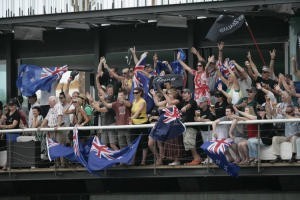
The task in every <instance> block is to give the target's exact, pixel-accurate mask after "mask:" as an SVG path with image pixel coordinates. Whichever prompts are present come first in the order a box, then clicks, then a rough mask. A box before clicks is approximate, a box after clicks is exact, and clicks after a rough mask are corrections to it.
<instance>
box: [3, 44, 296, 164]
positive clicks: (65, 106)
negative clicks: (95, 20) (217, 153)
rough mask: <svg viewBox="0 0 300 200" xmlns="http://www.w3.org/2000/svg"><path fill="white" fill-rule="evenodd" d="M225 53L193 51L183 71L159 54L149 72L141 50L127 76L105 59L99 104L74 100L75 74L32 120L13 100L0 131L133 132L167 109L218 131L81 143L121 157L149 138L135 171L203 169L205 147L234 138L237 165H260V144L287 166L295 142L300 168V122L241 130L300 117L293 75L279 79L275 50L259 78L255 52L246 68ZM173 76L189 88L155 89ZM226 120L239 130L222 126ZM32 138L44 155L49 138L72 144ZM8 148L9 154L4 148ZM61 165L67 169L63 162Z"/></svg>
mask: <svg viewBox="0 0 300 200" xmlns="http://www.w3.org/2000/svg"><path fill="white" fill-rule="evenodd" d="M223 49H224V43H223V42H220V43H219V44H218V55H217V57H216V56H215V55H211V56H209V57H208V58H204V57H203V56H201V54H200V53H199V51H197V49H196V48H194V47H192V48H191V50H190V52H191V53H192V54H193V55H194V56H195V58H196V59H197V62H196V66H195V67H193V66H188V65H187V64H186V62H185V60H184V59H183V57H182V56H181V54H180V52H179V53H178V55H177V60H176V62H177V63H179V66H181V70H180V69H179V70H178V65H177V67H176V68H175V67H174V65H171V64H170V63H169V62H168V61H161V60H159V57H158V55H157V54H155V55H153V64H145V65H143V66H142V65H141V60H139V59H138V56H137V55H136V51H135V48H131V49H130V51H131V53H132V57H133V60H134V63H135V67H126V68H122V69H121V73H118V72H117V68H113V67H111V66H109V65H108V63H107V62H106V59H105V58H104V57H101V59H100V62H99V65H98V70H97V73H96V75H95V77H96V79H95V82H96V86H97V91H98V95H97V96H98V97H93V96H92V95H90V94H89V93H88V92H87V93H85V94H83V93H79V92H77V91H76V92H73V93H72V94H71V95H70V94H69V87H70V83H71V82H72V81H73V80H74V74H73V75H72V76H71V77H70V78H69V79H68V82H67V85H66V87H64V88H62V89H61V92H60V93H59V96H58V99H57V97H56V96H50V97H49V98H48V105H46V106H41V104H40V103H39V101H38V99H37V95H36V94H34V95H32V96H30V97H28V102H29V104H30V109H29V112H28V114H26V109H25V108H24V107H22V98H13V99H11V100H9V101H8V103H7V105H4V106H3V105H1V108H0V110H1V113H0V115H1V119H0V128H1V129H17V128H26V127H29V128H43V127H52V128H55V127H62V126H64V127H70V126H90V125H96V126H103V125H105V126H118V125H133V126H134V125H138V124H147V123H156V122H157V120H158V118H159V115H160V112H161V110H162V109H164V108H167V107H172V106H176V107H177V108H178V110H179V111H180V113H181V121H182V122H208V121H212V122H213V123H212V126H210V125H201V126H197V127H195V126H188V127H187V128H186V130H185V132H184V133H183V134H182V135H181V136H178V137H176V138H172V139H169V140H166V141H161V140H158V139H156V137H155V136H153V135H151V134H150V135H149V133H150V130H149V129H145V128H139V129H111V130H99V131H97V132H96V133H95V132H93V131H89V130H84V131H83V130H80V132H79V137H80V138H81V140H82V141H84V140H86V139H87V138H88V137H89V136H91V135H92V134H98V135H99V137H100V138H101V142H102V143H103V144H106V145H108V146H109V147H110V148H112V149H113V150H118V149H121V148H123V147H125V146H127V145H129V144H130V143H131V142H132V141H133V140H134V138H136V137H137V136H138V135H139V134H142V135H143V137H142V140H141V143H140V149H141V151H140V153H141V156H140V159H138V158H136V159H134V161H133V163H132V164H133V165H146V164H148V163H149V160H148V159H147V158H148V157H149V155H150V154H151V155H154V162H155V164H156V165H164V164H168V165H170V166H176V165H181V164H185V165H189V166H191V165H192V166H193V165H199V164H201V163H205V162H207V159H205V158H206V156H205V155H203V153H202V152H201V151H200V150H199V147H200V143H201V142H205V141H209V140H212V139H225V138H231V139H232V141H233V144H232V145H231V147H230V149H232V151H227V152H226V155H227V158H228V160H229V161H230V162H234V163H236V164H251V163H256V162H257V160H258V157H257V156H258V155H257V151H258V150H257V149H258V145H266V146H270V145H272V148H273V151H274V154H275V155H276V156H277V158H276V160H274V161H272V162H279V161H280V160H281V158H280V148H279V147H280V144H281V143H282V142H284V141H290V142H291V143H292V152H293V155H292V158H291V159H290V161H289V162H296V161H297V159H296V152H297V145H296V139H297V137H298V136H299V130H300V129H299V128H300V123H299V122H287V123H279V124H273V123H266V124H261V125H260V127H259V128H258V125H257V124H247V125H242V124H239V123H238V121H241V120H256V119H291V118H298V117H299V115H300V110H299V103H300V101H298V100H299V97H300V93H297V91H296V88H295V85H294V82H293V80H292V76H291V75H289V74H286V75H284V74H280V73H279V74H277V75H275V70H274V69H275V59H276V50H275V49H274V50H271V51H270V64H269V66H263V67H261V72H260V71H259V70H258V68H257V66H256V65H255V63H254V61H253V59H252V56H251V53H250V52H248V53H247V52H245V55H246V56H245V60H246V61H245V63H243V64H239V63H237V62H236V61H235V60H230V59H229V58H225V59H224V56H223V55H224V54H223ZM145 55H147V52H145V53H143V54H142V56H141V57H142V59H143V58H144V57H145ZM291 65H292V69H293V70H294V73H295V75H297V76H298V75H300V71H298V69H297V67H296V59H295V58H294V57H293V58H292V59H291ZM141 66H142V67H141ZM162 66H163V67H162ZM138 73H140V74H142V75H143V76H144V77H146V78H148V79H149V80H150V81H149V83H148V84H149V91H145V89H144V87H142V86H141V85H136V82H138V81H139V80H135V79H138V78H137V74H138ZM174 74H176V75H181V76H182V80H183V81H182V84H180V86H179V87H178V85H177V87H174V86H173V83H172V82H170V81H166V82H164V83H163V84H161V85H159V86H157V85H156V86H153V79H154V78H155V77H157V76H162V77H163V76H166V75H174ZM188 74H190V75H191V76H193V77H194V84H193V85H194V88H187V87H186V80H187V76H188ZM75 75H76V74H75ZM147 95H148V96H149V95H150V97H151V98H152V99H153V102H154V107H153V108H151V109H150V110H148V109H147V108H148V107H147V104H148V103H149V102H148V100H147V99H146V98H145V96H147ZM130 96H132V98H130ZM96 99H98V100H96ZM222 121H232V123H231V124H219V123H220V122H222ZM27 134H32V135H35V136H36V139H37V140H39V141H41V151H42V154H45V155H46V153H47V149H46V148H47V147H46V143H45V137H46V135H48V137H51V138H54V139H55V140H56V141H57V142H59V143H61V144H65V145H71V143H72V138H71V137H72V136H71V134H70V133H69V132H68V131H54V132H49V133H47V134H46V133H45V132H41V131H37V132H34V133H27ZM258 134H259V135H260V137H258ZM12 137H13V134H8V133H6V134H4V133H2V134H1V139H2V140H5V139H6V140H10V139H11V138H12ZM199 141H200V143H199ZM1 146H2V148H3V147H5V144H1ZM298 148H299V147H298ZM149 150H150V151H149ZM298 151H299V150H298ZM137 155H139V152H138V153H137ZM186 158H188V159H189V158H190V160H188V159H186ZM135 161H136V162H135ZM137 161H139V162H138V163H137ZM56 164H57V165H58V166H60V167H65V161H64V159H63V158H61V159H60V160H59V161H57V162H56ZM151 164H152V163H151Z"/></svg>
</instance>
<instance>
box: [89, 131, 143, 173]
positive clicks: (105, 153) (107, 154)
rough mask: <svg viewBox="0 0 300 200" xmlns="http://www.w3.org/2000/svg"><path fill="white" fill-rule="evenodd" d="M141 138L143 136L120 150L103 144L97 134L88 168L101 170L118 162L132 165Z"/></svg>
mask: <svg viewBox="0 0 300 200" xmlns="http://www.w3.org/2000/svg"><path fill="white" fill-rule="evenodd" d="M140 140H141V136H139V137H138V138H136V139H135V141H133V143H132V144H131V145H129V146H127V147H124V148H122V149H120V150H113V149H110V148H109V147H107V146H106V145H104V144H102V143H101V142H100V140H99V138H98V137H97V136H95V137H94V140H93V144H92V147H91V150H90V154H89V159H88V168H89V169H91V170H92V171H99V170H104V169H106V168H108V167H111V166H113V165H115V164H118V163H122V164H126V165H130V164H131V163H132V159H133V158H134V155H135V153H136V150H137V148H138V145H139V142H140Z"/></svg>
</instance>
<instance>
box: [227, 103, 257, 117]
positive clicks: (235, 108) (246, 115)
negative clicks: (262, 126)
mask: <svg viewBox="0 0 300 200" xmlns="http://www.w3.org/2000/svg"><path fill="white" fill-rule="evenodd" d="M233 109H234V111H235V113H239V114H240V115H242V116H244V117H246V118H247V119H250V120H255V119H257V116H254V115H251V114H249V113H245V112H243V111H240V110H239V109H237V107H236V106H233Z"/></svg>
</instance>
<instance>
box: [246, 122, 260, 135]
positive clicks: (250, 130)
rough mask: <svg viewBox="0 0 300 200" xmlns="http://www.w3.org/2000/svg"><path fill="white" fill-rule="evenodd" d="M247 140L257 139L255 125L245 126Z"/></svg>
mask: <svg viewBox="0 0 300 200" xmlns="http://www.w3.org/2000/svg"><path fill="white" fill-rule="evenodd" d="M246 128H247V132H248V138H253V137H257V131H258V129H257V124H248V125H247V127H246Z"/></svg>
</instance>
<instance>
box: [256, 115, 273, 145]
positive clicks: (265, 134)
mask: <svg viewBox="0 0 300 200" xmlns="http://www.w3.org/2000/svg"><path fill="white" fill-rule="evenodd" d="M257 119H262V118H261V117H260V116H257ZM259 130H260V137H261V140H262V143H263V144H265V145H271V144H272V138H273V136H275V130H274V126H273V124H272V123H270V124H260V125H259Z"/></svg>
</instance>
